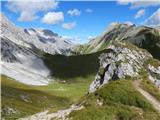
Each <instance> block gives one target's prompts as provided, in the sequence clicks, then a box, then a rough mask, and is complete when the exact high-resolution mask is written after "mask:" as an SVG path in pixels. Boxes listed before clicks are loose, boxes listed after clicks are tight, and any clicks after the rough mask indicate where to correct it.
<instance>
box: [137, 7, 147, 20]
mask: <svg viewBox="0 0 160 120" xmlns="http://www.w3.org/2000/svg"><path fill="white" fill-rule="evenodd" d="M144 14H145V9H141V10H139V11H138V12H137V13H136V15H135V16H134V18H135V19H137V18H140V17H142V16H143V15H144Z"/></svg>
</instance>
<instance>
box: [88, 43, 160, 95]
mask: <svg viewBox="0 0 160 120" xmlns="http://www.w3.org/2000/svg"><path fill="white" fill-rule="evenodd" d="M99 59H100V68H99V71H98V73H97V76H96V78H95V80H94V81H93V82H92V84H91V85H90V90H89V91H90V92H94V91H95V90H96V89H98V88H99V87H101V86H103V85H104V84H106V83H108V82H109V81H110V80H118V79H121V78H129V77H131V78H133V77H136V76H139V75H141V71H148V70H149V71H150V72H148V75H149V79H151V80H152V81H154V82H155V83H156V84H157V85H160V83H159V81H160V79H159V77H156V76H154V78H153V74H151V73H155V74H158V75H157V76H159V75H160V73H159V72H160V71H159V67H160V66H158V67H157V68H155V67H153V66H152V67H151V65H150V63H146V61H147V60H149V59H153V58H152V55H151V54H150V53H149V52H147V51H146V50H143V49H139V48H137V47H135V46H134V45H131V44H130V43H122V42H116V43H113V44H111V45H110V46H109V47H108V52H107V53H103V54H102V55H101V56H100V57H99ZM146 64H147V65H146ZM146 66H147V67H146ZM151 77H152V78H151ZM155 77H156V78H155Z"/></svg>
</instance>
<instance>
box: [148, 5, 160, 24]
mask: <svg viewBox="0 0 160 120" xmlns="http://www.w3.org/2000/svg"><path fill="white" fill-rule="evenodd" d="M145 24H146V25H149V26H160V8H159V9H158V10H157V11H156V12H154V13H153V14H152V15H151V16H150V17H149V18H148V19H146V20H145Z"/></svg>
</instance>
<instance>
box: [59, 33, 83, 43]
mask: <svg viewBox="0 0 160 120" xmlns="http://www.w3.org/2000/svg"><path fill="white" fill-rule="evenodd" d="M62 37H63V38H64V39H65V40H67V41H70V42H72V43H74V44H79V43H81V40H82V39H81V37H80V36H65V35H64V36H62Z"/></svg>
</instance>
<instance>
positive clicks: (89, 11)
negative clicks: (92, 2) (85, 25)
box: [85, 8, 93, 13]
mask: <svg viewBox="0 0 160 120" xmlns="http://www.w3.org/2000/svg"><path fill="white" fill-rule="evenodd" d="M85 11H86V12H88V13H92V12H93V10H92V9H90V8H87V9H86V10H85Z"/></svg>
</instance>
